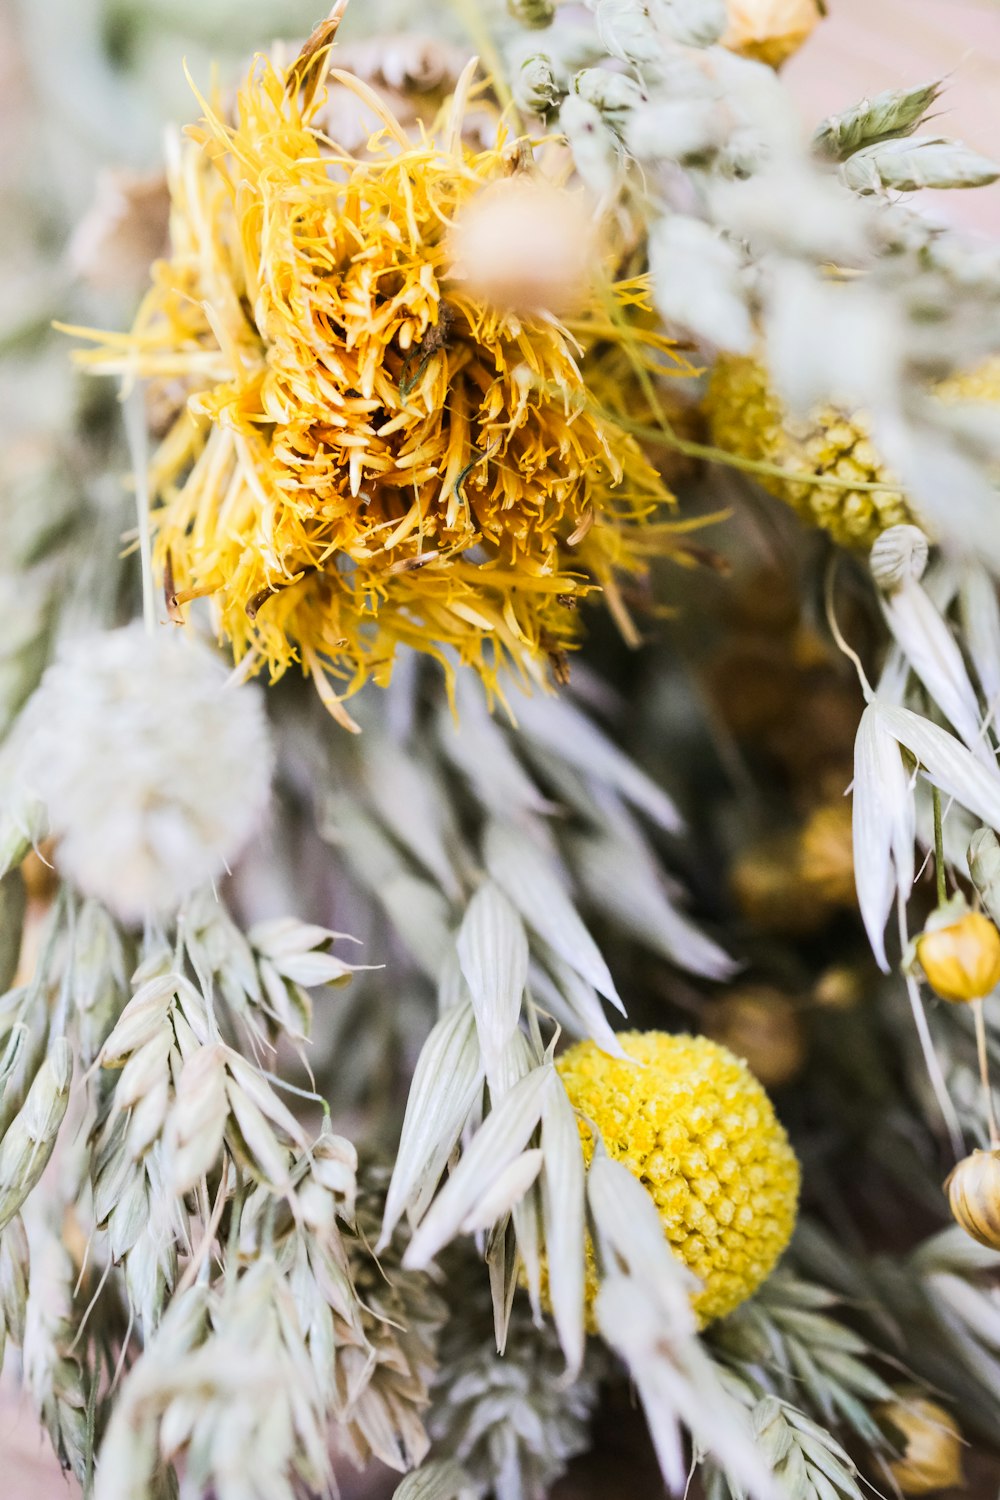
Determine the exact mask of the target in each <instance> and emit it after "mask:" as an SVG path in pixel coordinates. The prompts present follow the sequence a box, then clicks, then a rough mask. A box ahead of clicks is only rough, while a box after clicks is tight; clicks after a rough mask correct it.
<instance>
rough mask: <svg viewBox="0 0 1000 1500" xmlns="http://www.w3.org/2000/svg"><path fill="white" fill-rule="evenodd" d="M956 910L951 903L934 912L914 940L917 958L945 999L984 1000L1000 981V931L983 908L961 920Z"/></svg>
mask: <svg viewBox="0 0 1000 1500" xmlns="http://www.w3.org/2000/svg"><path fill="white" fill-rule="evenodd" d="M963 904H964V903H963ZM955 912H956V907H955V904H954V903H949V904H948V906H945V907H941V908H939V909H938V911H936V912H934V913H933V914H932V915H931V917H930V918H929V920H928V923H927V926H926V927H925V928H924V930H923V932H922V933H921V934H920V936H919V937H918V938H917V939H916V941H915V944H914V948H915V951H916V956H917V960H918V962H919V964H920V967H921V968H922V969H923V971H924V975H925V977H926V979H927V982H928V984H929V985H930V987H931V989H932V990H933V991H934V993H935V994H936V995H940V997H941V999H942V1000H952V1001H965V1000H980V999H982V997H983V996H984V995H988V994H989V993H990V991H991V990H992V989H994V988H995V986H996V985H997V984H1000V932H998V931H997V929H996V927H995V925H994V924H993V923H992V922H991V921H990V919H989V917H984V916H983V914H982V913H981V912H975V911H965V912H964V913H963V914H961V915H959V916H958V919H957V920H956V919H955Z"/></svg>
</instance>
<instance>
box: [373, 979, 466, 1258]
mask: <svg viewBox="0 0 1000 1500" xmlns="http://www.w3.org/2000/svg"><path fill="white" fill-rule="evenodd" d="M482 1082H483V1068H482V1063H481V1061H480V1056H479V1043H478V1041H477V1039H476V1019H475V1016H474V1015H473V1011H472V1006H471V1005H467V1004H463V1005H456V1006H454V1007H453V1008H452V1009H451V1010H449V1011H447V1012H446V1013H445V1015H443V1016H442V1017H441V1019H440V1021H438V1023H437V1025H436V1026H435V1027H434V1029H433V1031H432V1032H431V1034H430V1036H429V1037H428V1038H427V1040H426V1042H425V1043H424V1045H423V1048H422V1050H421V1053H420V1057H419V1058H418V1059H417V1066H416V1068H415V1070H414V1074H413V1081H412V1083H411V1084H410V1092H409V1096H408V1097H407V1100H406V1113H405V1114H404V1116H403V1130H402V1135H401V1137H400V1142H399V1150H398V1151H397V1153H396V1162H395V1166H394V1167H393V1171H392V1179H391V1181H390V1183H389V1190H388V1192H387V1193H386V1199H385V1216H384V1218H383V1220H382V1232H381V1234H380V1236H379V1242H378V1245H377V1246H376V1249H377V1250H379V1251H381V1250H384V1249H385V1247H386V1245H387V1244H388V1243H389V1241H390V1239H391V1238H392V1233H393V1230H394V1229H395V1227H396V1225H397V1224H398V1223H399V1220H400V1218H401V1217H402V1215H403V1213H404V1212H405V1211H406V1209H407V1208H408V1207H409V1208H411V1210H412V1211H413V1213H414V1216H415V1217H416V1218H419V1217H420V1213H419V1209H420V1206H421V1204H420V1200H421V1194H422V1193H423V1192H424V1191H425V1190H426V1191H433V1189H434V1187H436V1185H437V1181H438V1178H439V1177H440V1176H441V1173H442V1172H443V1171H444V1168H445V1163H446V1162H447V1160H448V1158H449V1156H450V1155H451V1153H452V1151H453V1150H454V1148H455V1143H456V1142H457V1140H458V1138H459V1136H460V1135H461V1133H462V1128H463V1126H464V1125H465V1122H466V1120H467V1119H468V1116H469V1111H470V1110H471V1108H472V1105H473V1102H474V1101H475V1098H476V1094H477V1092H478V1091H479V1090H480V1089H481V1087H482Z"/></svg>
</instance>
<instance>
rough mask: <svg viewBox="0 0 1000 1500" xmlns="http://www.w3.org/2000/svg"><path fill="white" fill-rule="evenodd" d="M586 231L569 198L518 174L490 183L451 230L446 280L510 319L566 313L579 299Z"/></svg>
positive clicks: (582, 210)
mask: <svg viewBox="0 0 1000 1500" xmlns="http://www.w3.org/2000/svg"><path fill="white" fill-rule="evenodd" d="M593 243H594V236H593V224H592V220H591V218H590V216H589V215H588V213H587V210H586V206H585V204H584V202H583V200H582V199H581V197H580V196H579V195H578V194H576V193H571V192H568V191H567V190H566V189H564V188H557V187H555V186H553V185H552V184H551V183H549V182H546V181H545V180H544V179H542V178H539V177H534V176H530V175H528V174H527V173H519V174H517V175H515V176H513V177H508V178H505V179H503V180H502V181H500V182H495V183H491V184H490V186H489V187H488V188H486V189H485V190H484V191H483V192H481V193H479V194H478V196H477V197H476V198H474V199H473V201H472V202H471V203H470V205H469V207H468V208H467V209H465V211H464V212H463V213H462V214H461V216H460V218H459V219H458V221H457V222H456V224H455V226H454V229H453V231H452V240H451V251H452V257H453V265H452V274H453V275H454V276H455V277H456V278H458V279H459V280H461V281H462V283H463V286H464V287H467V288H468V290H469V291H470V292H471V293H472V294H473V296H476V297H479V298H481V299H482V300H483V301H484V302H487V303H490V304H491V305H492V306H494V307H499V308H504V309H508V310H510V311H513V312H523V313H530V312H536V311H539V310H544V311H546V312H554V313H567V312H571V311H572V310H573V309H574V308H575V307H576V306H578V305H579V303H580V302H581V301H582V299H583V298H584V297H585V296H586V292H587V284H588V281H589V279H590V267H591V262H592V258H593Z"/></svg>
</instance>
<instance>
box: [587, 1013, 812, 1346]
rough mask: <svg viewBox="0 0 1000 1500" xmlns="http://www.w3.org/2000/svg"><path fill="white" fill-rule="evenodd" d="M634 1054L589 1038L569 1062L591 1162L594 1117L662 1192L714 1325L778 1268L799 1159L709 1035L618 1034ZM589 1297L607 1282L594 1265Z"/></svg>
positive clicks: (767, 1107)
mask: <svg viewBox="0 0 1000 1500" xmlns="http://www.w3.org/2000/svg"><path fill="white" fill-rule="evenodd" d="M619 1041H620V1042H621V1044H622V1046H623V1048H624V1049H625V1051H626V1052H627V1053H628V1056H629V1057H630V1058H632V1059H634V1062H627V1061H624V1060H622V1059H620V1058H615V1057H609V1056H608V1054H607V1053H605V1052H602V1051H601V1050H600V1048H599V1047H597V1046H596V1044H595V1043H594V1042H580V1043H579V1044H578V1045H577V1046H575V1047H571V1048H570V1049H569V1051H568V1052H566V1053H564V1054H563V1056H562V1057H561V1058H560V1059H559V1062H558V1068H559V1073H560V1075H561V1077H562V1081H563V1083H564V1084H565V1085H566V1091H567V1093H568V1094H569V1097H570V1099H571V1101H572V1103H573V1104H574V1105H575V1107H576V1109H577V1110H578V1111H579V1115H580V1133H581V1136H582V1138H583V1144H584V1152H585V1154H586V1156H587V1159H588V1161H589V1159H590V1157H591V1155H592V1154H593V1149H594V1148H593V1140H592V1138H591V1133H590V1130H589V1128H588V1126H587V1124H586V1121H587V1120H592V1121H593V1123H594V1124H595V1125H596V1126H597V1128H598V1130H599V1131H600V1133H601V1136H602V1138H603V1140H604V1145H605V1147H606V1149H607V1152H608V1155H609V1156H611V1157H613V1158H614V1159H615V1160H616V1161H620V1162H624V1164H625V1166H627V1167H628V1169H629V1171H630V1172H633V1173H634V1174H635V1176H636V1177H638V1179H639V1181H640V1182H641V1183H642V1184H643V1186H644V1187H645V1188H646V1189H647V1190H648V1191H649V1193H650V1194H651V1195H652V1198H653V1201H654V1203H655V1204H656V1207H657V1210H658V1212H659V1215H660V1218H661V1220H662V1222H663V1230H664V1233H665V1234H666V1237H667V1239H668V1240H669V1241H670V1244H671V1245H672V1246H673V1248H674V1250H675V1251H676V1252H677V1254H678V1255H679V1256H680V1257H681V1259H682V1260H683V1261H684V1262H685V1263H686V1264H687V1265H688V1266H689V1267H690V1268H691V1270H692V1271H694V1273H695V1275H696V1276H698V1277H700V1278H701V1280H702V1282H703V1284H704V1287H703V1290H702V1291H700V1292H699V1293H698V1294H697V1296H696V1297H695V1299H694V1310H695V1312H696V1313H697V1314H698V1316H699V1318H700V1319H701V1320H702V1322H703V1323H708V1322H710V1321H711V1320H712V1319H713V1318H721V1317H724V1316H725V1315H726V1314H727V1313H730V1312H732V1310H733V1308H735V1307H738V1306H739V1304H740V1303H741V1302H743V1301H744V1300H745V1299H746V1298H747V1297H749V1296H750V1295H751V1293H752V1292H754V1291H756V1289H757V1287H759V1286H760V1284H761V1282H763V1281H764V1280H765V1279H766V1277H767V1276H769V1275H770V1273H771V1271H772V1270H773V1269H774V1266H775V1264H776V1263H777V1261H778V1258H779V1256H780V1255H781V1253H782V1251H783V1250H784V1249H785V1247H786V1245H787V1244H788V1241H789V1239H790V1238H791V1235H792V1230H793V1228H794V1227H795V1217H796V1211H797V1206H798V1194H799V1164H798V1161H797V1159H796V1156H795V1153H794V1151H793V1150H792V1148H791V1146H790V1145H789V1143H788V1137H787V1136H786V1134H785V1132H784V1129H783V1128H782V1126H781V1125H780V1124H779V1123H778V1121H777V1119H776V1118H775V1114H774V1108H773V1106H772V1104H771V1101H770V1099H769V1098H768V1097H767V1094H766V1093H765V1092H764V1090H763V1088H762V1087H761V1085H760V1084H759V1083H758V1082H757V1080H756V1079H755V1078H754V1077H753V1075H752V1073H751V1072H750V1070H749V1068H747V1066H746V1064H745V1063H743V1062H741V1061H740V1060H739V1058H737V1057H734V1056H733V1054H732V1053H731V1052H729V1051H727V1050H726V1048H725V1047H720V1046H719V1045H718V1043H717V1042H711V1041H709V1040H708V1038H707V1037H693V1036H672V1035H669V1034H668V1033H666V1032H662V1031H648V1032H639V1031H632V1032H625V1033H623V1034H622V1035H621V1036H620V1037H619ZM588 1281H589V1287H588V1295H589V1298H590V1299H592V1298H593V1295H594V1293H595V1291H596V1279H595V1277H594V1276H593V1272H592V1271H591V1273H590V1275H589V1277H588Z"/></svg>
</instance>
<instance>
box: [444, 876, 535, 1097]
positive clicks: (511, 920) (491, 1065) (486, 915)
mask: <svg viewBox="0 0 1000 1500" xmlns="http://www.w3.org/2000/svg"><path fill="white" fill-rule="evenodd" d="M456 947H457V950H458V957H459V962H460V963H461V965H462V974H463V975H464V977H465V982H466V984H467V985H468V986H469V993H470V994H471V996H472V1005H473V1009H474V1010H475V1013H476V1026H477V1027H478V1030H479V1041H480V1045H481V1046H482V1049H483V1057H484V1059H485V1062H486V1071H487V1074H488V1075H492V1073H493V1072H494V1070H495V1069H496V1066H497V1063H498V1061H499V1058H500V1055H501V1053H502V1052H503V1049H504V1047H505V1046H506V1044H507V1042H508V1040H509V1038H510V1036H511V1034H512V1033H513V1032H514V1030H515V1029H516V1027H517V1022H518V1017H519V1016H520V1014H521V997H522V995H523V994H524V986H525V982H526V980H527V977H528V939H527V936H526V934H525V931H524V923H523V922H522V921H521V918H520V917H519V916H518V914H517V912H516V911H515V910H514V908H513V906H512V905H511V904H510V902H509V901H508V900H507V897H506V896H505V895H504V894H503V892H502V891H501V890H499V888H498V887H497V886H495V885H494V884H493V882H492V881H486V882H485V884H483V885H482V886H480V888H479V890H478V891H477V892H476V894H475V895H474V896H473V898H472V900H471V901H470V902H469V905H468V907H467V909H466V913H465V916H464V917H463V919H462V925H461V927H460V929H459V933H458V939H457V942H456Z"/></svg>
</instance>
